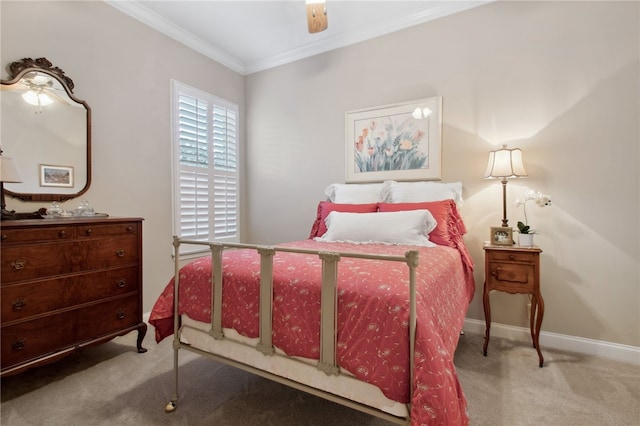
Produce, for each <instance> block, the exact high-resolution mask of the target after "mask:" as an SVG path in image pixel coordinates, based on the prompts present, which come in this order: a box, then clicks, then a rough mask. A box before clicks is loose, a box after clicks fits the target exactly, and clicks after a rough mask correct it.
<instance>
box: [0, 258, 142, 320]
mask: <svg viewBox="0 0 640 426" xmlns="http://www.w3.org/2000/svg"><path fill="white" fill-rule="evenodd" d="M138 289H139V283H138V268H137V267H129V268H121V269H110V270H106V271H99V272H93V273H89V274H83V275H82V274H75V275H71V276H67V277H64V278H56V279H51V280H42V281H31V282H28V283H24V284H14V285H10V286H4V287H2V289H1V290H0V291H1V295H2V296H1V299H0V305H1V306H2V310H1V313H2V318H1V321H2V324H3V325H6V324H7V323H10V322H12V321H17V320H22V319H24V318H29V317H32V316H34V315H41V314H45V313H47V312H52V311H57V310H60V309H65V308H69V307H73V306H76V305H81V304H85V303H90V302H92V301H95V300H100V299H105V298H108V297H114V296H120V295H124V294H126V293H131V292H136V291H138Z"/></svg>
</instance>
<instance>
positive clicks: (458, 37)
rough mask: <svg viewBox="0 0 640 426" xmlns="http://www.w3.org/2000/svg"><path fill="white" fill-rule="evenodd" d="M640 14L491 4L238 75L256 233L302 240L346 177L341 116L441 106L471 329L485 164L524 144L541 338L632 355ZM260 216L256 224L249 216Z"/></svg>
mask: <svg viewBox="0 0 640 426" xmlns="http://www.w3.org/2000/svg"><path fill="white" fill-rule="evenodd" d="M638 6H639V5H638V3H637V2H624V3H622V2H621V3H613V2H602V3H599V2H584V3H583V2H562V3H561V2H498V3H492V4H488V5H485V6H481V7H478V8H476V9H472V10H469V11H467V12H463V13H460V14H456V15H453V16H449V17H446V18H442V19H439V20H437V21H434V22H430V23H426V24H423V25H420V26H417V27H413V28H410V29H407V30H405V31H401V32H397V33H394V34H391V35H388V36H385V37H382V38H379V39H376V40H371V41H367V42H364V43H360V44H358V45H354V46H351V47H347V48H343V49H340V50H337V51H333V52H329V53H326V54H322V55H319V56H315V57H312V58H309V59H305V60H301V61H298V62H296V63H293V64H289V65H285V66H281V67H278V68H276V69H272V70H268V71H264V72H259V73H256V74H253V75H250V76H248V77H247V87H246V90H247V109H248V116H247V137H248V145H249V149H248V150H247V165H248V167H247V175H246V176H247V182H246V183H247V187H248V205H249V208H250V214H249V216H248V220H249V237H250V238H251V239H252V240H253V241H257V242H266V243H275V242H279V241H283V240H292V239H299V238H304V237H306V236H307V233H308V231H309V228H310V227H311V223H312V221H313V217H314V211H315V207H316V204H317V202H318V201H319V200H321V199H322V198H323V189H324V188H325V186H326V185H327V184H329V183H332V182H343V181H344V160H345V154H344V113H345V111H350V110H356V109H361V108H366V107H373V106H376V105H385V104H390V103H395V102H402V101H407V100H412V99H416V98H422V97H429V96H436V95H438V96H442V97H443V104H444V106H443V119H444V128H443V174H444V180H445V181H458V180H460V181H462V182H463V186H464V196H465V198H466V202H465V204H464V206H463V208H462V214H463V217H464V219H465V222H466V224H467V227H468V230H469V234H468V235H467V236H466V242H467V244H468V246H469V249H470V251H471V253H472V255H473V257H474V259H475V261H476V273H475V276H476V282H477V290H476V297H475V299H474V301H473V303H472V305H471V307H470V310H469V313H468V317H469V318H473V319H479V320H483V318H484V316H483V311H482V303H481V299H482V298H481V290H482V283H483V269H484V264H483V251H482V249H481V246H482V242H483V241H484V240H486V239H487V236H488V230H489V227H490V226H498V225H499V224H500V218H501V187H500V184H499V183H498V182H497V181H487V180H483V179H482V174H483V172H484V168H485V166H486V161H487V153H488V152H489V151H490V150H492V149H495V148H496V146H499V145H500V144H502V143H508V144H509V145H510V146H511V147H520V148H522V150H523V152H524V158H525V165H526V168H527V171H528V173H529V175H530V177H529V178H528V179H526V180H519V181H511V182H510V183H509V185H508V188H509V194H508V197H509V198H508V199H509V204H508V207H509V213H508V216H509V218H510V222H509V223H510V224H511V225H512V226H513V225H515V223H516V221H517V220H521V219H522V211H521V210H516V209H515V208H514V206H513V203H514V201H515V199H516V198H517V197H518V196H519V195H520V193H521V192H522V190H523V188H524V187H525V185H526V186H529V187H532V188H535V189H538V190H540V191H542V192H544V193H546V194H549V195H551V198H552V200H553V205H552V206H551V207H546V208H544V209H540V208H537V207H531V206H530V207H529V208H528V213H529V218H530V223H531V224H532V225H533V226H534V227H535V228H539V229H540V232H541V233H540V234H539V235H537V236H536V239H537V243H538V244H539V245H540V246H541V247H542V249H543V250H544V253H543V255H542V284H541V286H542V292H543V296H544V298H545V301H546V313H545V318H544V323H543V327H542V328H543V331H548V332H555V333H561V334H566V335H573V336H580V337H585V338H591V339H596V340H604V341H609V342H616V343H620V344H626V345H633V346H640V317H639V311H640V292H639V288H640V275H639V270H640V266H639V265H640V264H639V258H640V255H639V253H640V248H639V244H640V230H639V218H640V212H639V193H640V182H639V180H640V179H639V175H638V169H639V163H640V162H639V153H638V145H639V139H640V133H639V129H638V126H639V124H638V122H639V114H640V110H639V108H638V100H639V89H640V86H639V81H638V80H639V72H640V71H639V69H638V52H639V50H640V49H639V47H640V46H639V35H640V34H639V31H640V27H639V9H638ZM258 212H259V214H258ZM492 301H493V303H492V307H493V309H492V314H493V320H494V321H496V322H499V323H503V324H510V325H516V326H526V324H527V318H526V312H527V310H526V299H525V297H524V296H510V295H505V294H503V293H497V294H494V295H492Z"/></svg>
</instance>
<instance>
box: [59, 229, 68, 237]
mask: <svg viewBox="0 0 640 426" xmlns="http://www.w3.org/2000/svg"><path fill="white" fill-rule="evenodd" d="M58 236H59V237H60V238H65V237H66V236H67V232H66V231H60V232H58Z"/></svg>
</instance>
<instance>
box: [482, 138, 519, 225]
mask: <svg viewBox="0 0 640 426" xmlns="http://www.w3.org/2000/svg"><path fill="white" fill-rule="evenodd" d="M526 176H527V172H526V170H525V169H524V165H523V164H522V151H521V150H520V149H518V148H516V149H507V145H502V149H498V150H497V151H491V152H490V153H489V162H488V163H487V170H485V172H484V178H485V179H493V178H500V179H502V180H501V182H502V226H503V227H507V226H508V225H507V222H508V220H507V179H509V178H517V177H526Z"/></svg>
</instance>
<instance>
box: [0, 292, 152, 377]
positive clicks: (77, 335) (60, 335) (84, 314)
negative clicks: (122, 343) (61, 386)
mask: <svg viewBox="0 0 640 426" xmlns="http://www.w3.org/2000/svg"><path fill="white" fill-rule="evenodd" d="M139 317H140V312H139V308H138V296H137V295H133V296H130V297H126V298H121V299H117V300H112V301H109V302H105V303H101V304H97V305H91V306H86V307H83V308H80V309H77V310H73V311H67V312H62V313H59V314H55V315H50V316H48V317H45V318H39V319H35V320H32V321H27V322H23V323H19V324H16V325H12V326H7V327H2V329H1V333H2V336H1V341H2V367H3V368H5V367H8V366H12V365H15V364H18V363H22V362H27V361H29V360H31V359H33V358H37V357H41V356H44V355H46V354H49V353H53V352H55V351H59V350H64V349H65V348H69V347H73V346H77V345H81V344H82V343H86V342H88V341H90V340H92V339H97V338H100V337H102V336H106V335H108V334H110V333H113V332H117V331H118V330H124V329H126V328H127V327H133V326H135V325H137V324H138V323H139V322H140V319H139Z"/></svg>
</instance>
